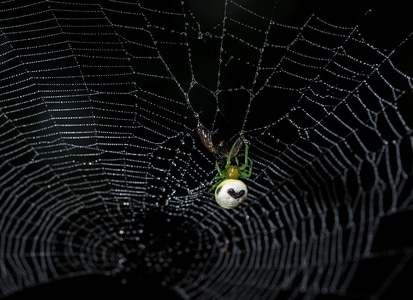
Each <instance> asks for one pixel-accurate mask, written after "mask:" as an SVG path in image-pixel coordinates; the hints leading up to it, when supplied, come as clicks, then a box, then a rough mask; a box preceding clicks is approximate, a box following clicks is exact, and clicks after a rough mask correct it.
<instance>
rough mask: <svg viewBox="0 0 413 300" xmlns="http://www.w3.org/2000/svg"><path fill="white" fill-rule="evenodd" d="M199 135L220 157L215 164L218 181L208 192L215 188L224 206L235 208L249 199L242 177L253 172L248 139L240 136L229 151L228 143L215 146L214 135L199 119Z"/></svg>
mask: <svg viewBox="0 0 413 300" xmlns="http://www.w3.org/2000/svg"><path fill="white" fill-rule="evenodd" d="M197 131H198V135H199V137H200V139H201V141H202V143H203V144H204V146H205V147H206V148H207V149H208V150H209V151H211V152H212V153H213V154H215V155H216V156H217V157H218V160H217V162H216V164H215V169H216V170H217V171H218V176H215V178H214V180H216V181H217V182H216V183H215V184H213V185H212V187H211V188H210V189H209V190H208V193H210V192H212V191H213V190H214V189H215V200H216V201H217V203H218V204H219V205H220V206H222V207H224V208H235V207H237V206H238V205H240V204H241V203H242V202H244V201H245V199H247V195H248V189H247V186H246V185H245V183H244V182H242V181H241V180H240V179H246V178H249V177H250V176H251V174H252V164H253V163H252V160H251V158H249V157H248V151H249V146H248V141H247V140H246V139H245V138H244V136H243V135H241V136H239V137H238V138H237V140H236V141H235V142H234V144H233V145H232V147H231V149H230V151H229V152H227V151H226V148H227V147H226V144H225V143H223V142H220V143H219V144H218V145H217V146H214V144H213V142H212V135H213V133H211V132H210V131H209V130H208V129H206V128H205V127H204V126H203V125H202V124H201V123H200V122H199V121H198V130H197ZM242 145H245V153H244V159H245V160H244V164H243V165H240V164H239V161H238V157H237V155H238V152H239V151H240V150H241V147H242ZM223 158H226V161H225V165H224V167H223V169H221V167H220V162H221V160H222V159H223Z"/></svg>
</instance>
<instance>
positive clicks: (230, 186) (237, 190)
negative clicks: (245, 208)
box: [215, 179, 248, 208]
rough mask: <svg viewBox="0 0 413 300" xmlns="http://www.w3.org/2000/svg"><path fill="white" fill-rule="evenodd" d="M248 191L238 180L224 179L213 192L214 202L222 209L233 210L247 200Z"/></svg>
mask: <svg viewBox="0 0 413 300" xmlns="http://www.w3.org/2000/svg"><path fill="white" fill-rule="evenodd" d="M247 196H248V189H247V186H246V185H245V183H244V182H242V181H241V180H239V179H225V180H224V181H223V182H221V183H220V184H219V185H218V186H217V188H216V190H215V200H216V201H217V203H218V204H219V205H220V206H221V207H223V208H235V207H237V206H238V205H240V204H241V203H242V202H244V201H245V199H247Z"/></svg>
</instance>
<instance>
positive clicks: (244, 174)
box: [235, 143, 252, 179]
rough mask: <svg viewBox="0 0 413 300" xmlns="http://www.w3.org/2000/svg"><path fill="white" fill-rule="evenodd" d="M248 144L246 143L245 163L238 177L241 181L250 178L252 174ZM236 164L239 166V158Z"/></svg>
mask: <svg viewBox="0 0 413 300" xmlns="http://www.w3.org/2000/svg"><path fill="white" fill-rule="evenodd" d="M248 150H249V147H248V144H247V143H245V154H244V157H245V162H244V164H243V165H242V166H239V167H238V172H239V174H238V177H239V178H241V179H245V178H249V177H250V176H251V174H252V159H251V158H249V157H248ZM235 162H236V163H237V166H238V158H235ZM247 167H248V172H244V170H245V169H246V168H247Z"/></svg>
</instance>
